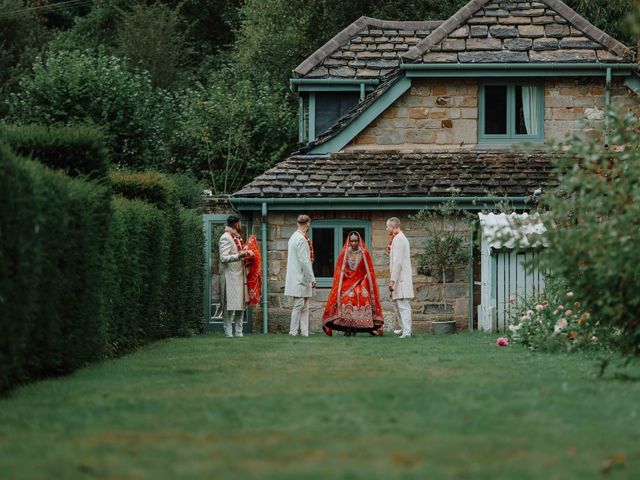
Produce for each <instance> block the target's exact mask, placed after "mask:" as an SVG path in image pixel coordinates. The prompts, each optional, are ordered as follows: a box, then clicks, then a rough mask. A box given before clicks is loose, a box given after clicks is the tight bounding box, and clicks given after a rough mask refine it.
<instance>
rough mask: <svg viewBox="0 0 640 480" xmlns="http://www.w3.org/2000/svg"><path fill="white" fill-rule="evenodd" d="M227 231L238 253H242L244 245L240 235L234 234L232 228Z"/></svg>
mask: <svg viewBox="0 0 640 480" xmlns="http://www.w3.org/2000/svg"><path fill="white" fill-rule="evenodd" d="M227 231H228V232H229V233H230V234H231V238H233V243H235V244H236V248H237V249H238V253H240V252H241V251H243V250H244V249H245V245H244V240H242V235H240V234H239V233H238V232H236V231H235V230H233V229H232V228H229V229H228V230H227Z"/></svg>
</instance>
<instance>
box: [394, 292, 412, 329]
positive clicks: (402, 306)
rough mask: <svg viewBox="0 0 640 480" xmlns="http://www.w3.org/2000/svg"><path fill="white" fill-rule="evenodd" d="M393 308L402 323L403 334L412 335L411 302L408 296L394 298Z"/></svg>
mask: <svg viewBox="0 0 640 480" xmlns="http://www.w3.org/2000/svg"><path fill="white" fill-rule="evenodd" d="M392 303H393V310H394V312H395V314H396V317H397V318H400V323H401V324H402V335H411V302H410V301H409V299H407V298H399V299H397V300H393V302H392Z"/></svg>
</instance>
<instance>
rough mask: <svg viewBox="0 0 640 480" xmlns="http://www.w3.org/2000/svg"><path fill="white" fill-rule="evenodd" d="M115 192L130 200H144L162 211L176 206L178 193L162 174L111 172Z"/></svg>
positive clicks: (152, 172) (110, 177)
mask: <svg viewBox="0 0 640 480" xmlns="http://www.w3.org/2000/svg"><path fill="white" fill-rule="evenodd" d="M109 180H110V182H111V185H112V187H113V192H114V193H116V194H119V195H122V196H123V197H125V198H128V199H130V200H143V201H145V202H148V203H150V204H152V205H155V206H156V207H158V208H160V209H165V208H168V207H170V206H171V205H173V204H175V202H176V192H175V188H174V186H173V185H172V184H171V182H170V181H169V179H168V178H167V177H166V176H165V175H162V174H161V173H158V172H154V171H146V172H126V171H115V170H112V171H110V172H109Z"/></svg>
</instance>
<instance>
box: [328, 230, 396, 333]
mask: <svg viewBox="0 0 640 480" xmlns="http://www.w3.org/2000/svg"><path fill="white" fill-rule="evenodd" d="M353 233H356V234H357V235H358V237H359V238H360V248H361V249H362V259H361V260H360V261H359V262H358V264H357V266H356V267H355V268H354V269H353V270H352V269H351V267H350V266H349V263H348V261H347V257H348V255H347V252H348V250H349V248H351V247H350V246H349V237H350V236H351V235H352V234H353ZM383 325H384V319H383V314H382V307H381V305H380V293H379V291H378V284H377V282H376V274H375V271H374V269H373V261H372V260H371V255H370V254H369V250H368V249H367V246H366V245H365V243H364V241H363V240H362V237H360V235H359V234H358V233H357V232H352V233H350V234H349V236H347V239H346V241H345V243H344V246H343V247H342V250H341V251H340V255H339V256H338V261H337V262H336V267H335V272H334V274H333V286H332V287H331V292H330V293H329V299H328V300H327V305H326V307H325V310H324V314H323V315H322V329H323V330H324V332H325V333H326V334H327V335H331V334H332V330H334V329H335V330H347V329H355V330H356V331H366V332H371V333H372V334H375V335H382V331H383Z"/></svg>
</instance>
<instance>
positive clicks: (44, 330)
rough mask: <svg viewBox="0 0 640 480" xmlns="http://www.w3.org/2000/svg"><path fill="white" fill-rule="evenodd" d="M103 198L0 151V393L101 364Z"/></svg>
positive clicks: (101, 192)
mask: <svg viewBox="0 0 640 480" xmlns="http://www.w3.org/2000/svg"><path fill="white" fill-rule="evenodd" d="M109 198H110V192H109V190H108V189H107V188H105V187H103V186H101V185H98V184H96V183H93V182H88V181H84V180H79V179H71V178H69V177H67V176H66V175H64V174H62V173H57V172H53V171H51V170H49V169H47V168H46V167H44V166H43V165H41V164H39V163H37V162H33V161H28V160H24V159H21V158H17V157H16V156H15V155H14V154H13V153H12V152H10V151H9V149H8V148H7V147H6V146H0V204H1V205H2V206H3V208H2V209H0V331H2V335H1V336H0V390H1V389H3V388H5V387H7V386H8V385H10V384H12V383H15V382H17V381H20V380H23V379H26V378H34V377H40V376H44V375H51V374H60V373H66V372H70V371H73V370H74V369H76V368H78V367H80V366H82V365H84V364H86V363H88V362H91V361H94V360H96V359H98V358H101V356H102V354H103V352H104V347H105V340H106V336H105V335H106V328H105V323H104V312H105V310H104V308H105V303H104V296H103V280H104V276H103V271H104V265H105V246H106V242H107V238H108V234H109V231H108V229H109V218H110V216H111V206H110V202H109Z"/></svg>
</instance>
